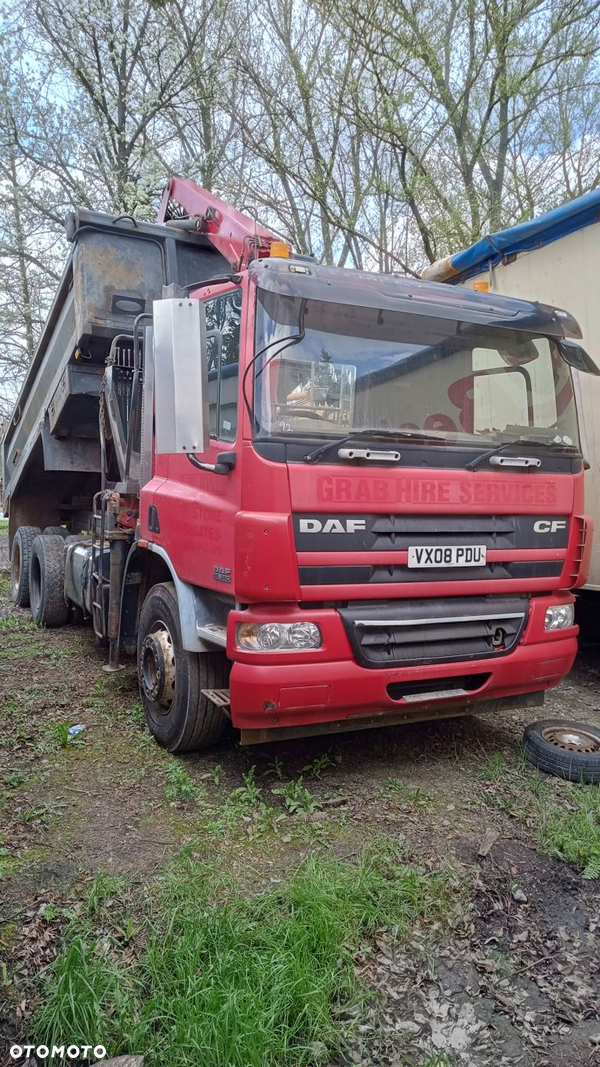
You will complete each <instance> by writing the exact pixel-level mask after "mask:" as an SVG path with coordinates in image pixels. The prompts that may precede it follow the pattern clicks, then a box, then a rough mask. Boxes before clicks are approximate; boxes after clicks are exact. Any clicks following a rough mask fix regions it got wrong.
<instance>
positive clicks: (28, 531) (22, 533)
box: [10, 526, 41, 608]
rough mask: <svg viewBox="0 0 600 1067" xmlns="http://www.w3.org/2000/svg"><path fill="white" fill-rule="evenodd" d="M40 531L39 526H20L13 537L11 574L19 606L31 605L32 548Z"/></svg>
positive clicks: (15, 597) (13, 591)
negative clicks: (30, 570) (30, 568)
mask: <svg viewBox="0 0 600 1067" xmlns="http://www.w3.org/2000/svg"><path fill="white" fill-rule="evenodd" d="M40 532H41V531H40V528H39V526H19V528H18V530H17V532H16V534H15V536H14V539H13V543H12V552H11V556H10V576H11V582H12V598H13V601H14V603H15V604H16V605H17V607H19V608H28V607H29V567H30V564H31V549H32V547H33V542H34V541H35V539H36V537H37V536H38V534H39V533H40Z"/></svg>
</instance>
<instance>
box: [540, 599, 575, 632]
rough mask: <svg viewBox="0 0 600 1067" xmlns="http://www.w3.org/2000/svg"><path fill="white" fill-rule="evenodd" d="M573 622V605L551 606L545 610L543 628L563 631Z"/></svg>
mask: <svg viewBox="0 0 600 1067" xmlns="http://www.w3.org/2000/svg"><path fill="white" fill-rule="evenodd" d="M574 622H575V607H574V605H573V604H553V605H552V607H550V608H546V618H545V620H544V627H545V629H546V630H564V629H565V628H566V627H567V626H572V625H573V623H574Z"/></svg>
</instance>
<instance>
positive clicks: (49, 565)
mask: <svg viewBox="0 0 600 1067" xmlns="http://www.w3.org/2000/svg"><path fill="white" fill-rule="evenodd" d="M29 599H30V602H31V614H32V615H33V618H34V620H35V622H36V623H37V625H38V626H52V627H54V626H64V625H65V623H66V621H67V619H68V617H69V605H68V604H67V601H66V600H65V542H64V540H63V538H62V537H56V536H55V537H52V536H49V535H44V534H40V535H39V536H38V537H36V538H35V541H34V542H33V547H32V550H31V565H30V568H29Z"/></svg>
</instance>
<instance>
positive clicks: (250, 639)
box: [236, 622, 322, 652]
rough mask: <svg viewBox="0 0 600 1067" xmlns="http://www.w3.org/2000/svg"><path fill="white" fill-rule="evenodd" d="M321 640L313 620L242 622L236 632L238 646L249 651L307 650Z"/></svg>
mask: <svg viewBox="0 0 600 1067" xmlns="http://www.w3.org/2000/svg"><path fill="white" fill-rule="evenodd" d="M321 640H322V639H321V631H320V629H319V627H318V626H317V624H316V623H315V622H262V623H255V622H242V623H239V625H238V628H237V632H236V642H237V646H238V648H244V649H247V650H248V651H249V652H307V651H310V650H312V649H314V648H320V647H321Z"/></svg>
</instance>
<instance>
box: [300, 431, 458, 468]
mask: <svg viewBox="0 0 600 1067" xmlns="http://www.w3.org/2000/svg"><path fill="white" fill-rule="evenodd" d="M357 437H384V438H387V439H388V440H390V441H393V440H398V438H400V439H404V438H413V439H414V440H415V441H445V440H446V437H445V434H435V433H427V432H425V431H421V430H355V431H354V433H349V434H347V436H346V437H334V438H333V439H332V440H331V441H326V442H325V444H324V445H321V446H320V448H315V450H314V452H309V453H308V454H307V455H306V456H303V457H302V458H303V460H304V462H305V463H317V462H318V460H320V458H321V456H324V455H325V454H326V452H329V451H330V450H331V449H332V448H341V447H342V445H346V444H348V442H349V441H354V440H356V438H357Z"/></svg>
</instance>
